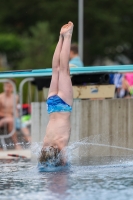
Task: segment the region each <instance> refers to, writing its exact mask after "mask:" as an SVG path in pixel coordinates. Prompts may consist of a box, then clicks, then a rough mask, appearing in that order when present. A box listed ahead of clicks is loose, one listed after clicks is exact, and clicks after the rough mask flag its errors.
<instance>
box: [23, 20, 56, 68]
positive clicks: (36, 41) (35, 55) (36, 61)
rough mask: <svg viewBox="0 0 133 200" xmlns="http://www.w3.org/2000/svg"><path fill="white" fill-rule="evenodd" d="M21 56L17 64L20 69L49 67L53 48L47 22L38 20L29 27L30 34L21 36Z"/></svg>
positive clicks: (52, 39)
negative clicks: (34, 24)
mask: <svg viewBox="0 0 133 200" xmlns="http://www.w3.org/2000/svg"><path fill="white" fill-rule="evenodd" d="M22 41H23V56H24V58H23V59H22V61H21V62H20V64H19V68H21V69H37V68H49V67H51V60H52V55H53V50H54V36H53V34H51V33H50V31H49V26H48V23H44V22H39V23H37V25H36V26H33V27H31V28H30V36H29V35H27V36H25V37H23V39H22Z"/></svg>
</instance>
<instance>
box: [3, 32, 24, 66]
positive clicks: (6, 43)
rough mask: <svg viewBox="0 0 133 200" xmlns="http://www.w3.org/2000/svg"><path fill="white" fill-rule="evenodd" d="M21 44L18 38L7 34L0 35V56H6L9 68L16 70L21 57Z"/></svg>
mask: <svg viewBox="0 0 133 200" xmlns="http://www.w3.org/2000/svg"><path fill="white" fill-rule="evenodd" d="M21 49H22V42H21V39H20V38H19V36H17V35H15V34H12V33H9V34H6V33H5V34H4V33H3V34H0V54H3V55H6V56H7V58H8V62H9V63H10V67H11V68H12V69H16V67H17V64H18V60H19V59H20V57H21Z"/></svg>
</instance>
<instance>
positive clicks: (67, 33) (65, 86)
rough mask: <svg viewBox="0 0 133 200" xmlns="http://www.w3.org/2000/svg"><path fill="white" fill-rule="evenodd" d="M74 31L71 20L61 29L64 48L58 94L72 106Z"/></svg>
mask: <svg viewBox="0 0 133 200" xmlns="http://www.w3.org/2000/svg"><path fill="white" fill-rule="evenodd" d="M72 32H73V23H72V22H69V23H68V24H66V25H64V26H63V27H62V29H61V34H63V36H64V41H63V45H62V50H61V53H60V70H59V85H58V90H59V91H58V95H59V96H60V97H61V98H62V99H63V100H64V101H65V102H66V103H67V104H69V105H70V106H71V105H72V102H73V89H72V83H71V78H70V72H69V57H70V47H71V38H72Z"/></svg>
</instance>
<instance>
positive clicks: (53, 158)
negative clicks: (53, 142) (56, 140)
mask: <svg viewBox="0 0 133 200" xmlns="http://www.w3.org/2000/svg"><path fill="white" fill-rule="evenodd" d="M39 162H40V163H42V164H43V163H44V164H46V163H47V164H50V165H55V166H59V165H62V159H61V154H60V150H59V149H58V148H55V147H53V146H50V147H45V148H42V150H41V154H40V157H39Z"/></svg>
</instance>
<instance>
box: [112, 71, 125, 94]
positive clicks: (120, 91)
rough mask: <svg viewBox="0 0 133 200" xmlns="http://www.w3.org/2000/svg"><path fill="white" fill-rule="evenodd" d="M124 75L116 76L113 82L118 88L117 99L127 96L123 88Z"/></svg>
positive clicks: (118, 74)
mask: <svg viewBox="0 0 133 200" xmlns="http://www.w3.org/2000/svg"><path fill="white" fill-rule="evenodd" d="M123 76H124V75H123V74H121V73H117V74H114V77H113V82H114V85H115V87H116V91H115V96H116V98H123V97H124V96H125V90H124V88H122V81H123Z"/></svg>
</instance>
